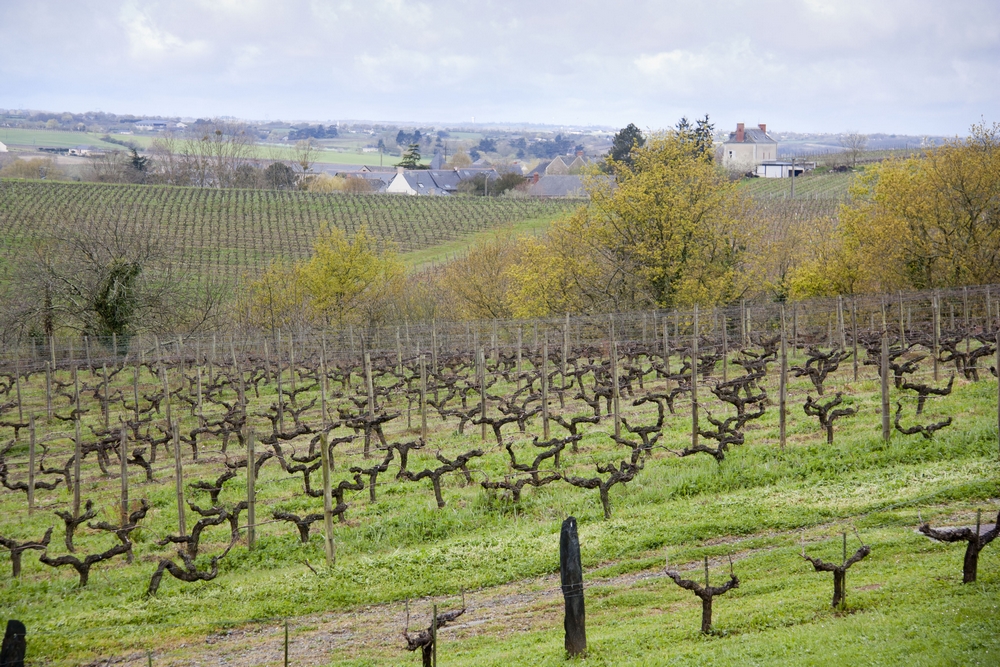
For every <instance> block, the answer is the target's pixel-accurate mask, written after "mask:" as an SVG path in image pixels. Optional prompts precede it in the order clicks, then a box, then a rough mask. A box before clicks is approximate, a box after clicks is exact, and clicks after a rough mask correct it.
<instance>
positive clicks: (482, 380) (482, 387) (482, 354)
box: [476, 347, 487, 442]
mask: <svg viewBox="0 0 1000 667" xmlns="http://www.w3.org/2000/svg"><path fill="white" fill-rule="evenodd" d="M476 361H477V364H476V365H477V366H478V367H479V417H480V419H481V420H482V423H481V425H480V426H481V427H482V428H481V429H480V435H481V436H482V439H483V442H486V428H487V424H486V421H485V420H486V351H485V350H484V349H483V348H481V347H480V348H478V356H477V357H476Z"/></svg>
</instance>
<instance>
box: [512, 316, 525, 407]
mask: <svg viewBox="0 0 1000 667" xmlns="http://www.w3.org/2000/svg"><path fill="white" fill-rule="evenodd" d="M523 334H524V327H522V326H521V325H520V324H519V325H517V352H516V353H515V359H514V378H515V380H516V381H517V390H518V391H521V347H522V345H523V343H522V337H523Z"/></svg>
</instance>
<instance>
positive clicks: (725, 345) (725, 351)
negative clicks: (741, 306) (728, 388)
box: [722, 306, 785, 383]
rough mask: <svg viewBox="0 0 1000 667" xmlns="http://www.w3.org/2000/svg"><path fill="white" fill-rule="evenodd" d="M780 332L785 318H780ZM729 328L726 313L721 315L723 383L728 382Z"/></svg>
mask: <svg viewBox="0 0 1000 667" xmlns="http://www.w3.org/2000/svg"><path fill="white" fill-rule="evenodd" d="M782 312H784V306H782ZM781 326H782V330H784V326H785V318H784V316H782V318H781ZM728 328H729V321H728V318H727V317H726V313H725V312H724V311H723V313H722V381H723V383H725V382H728V381H729V369H728V368H727V367H728V366H729V333H728V332H727V329H728Z"/></svg>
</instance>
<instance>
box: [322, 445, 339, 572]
mask: <svg viewBox="0 0 1000 667" xmlns="http://www.w3.org/2000/svg"><path fill="white" fill-rule="evenodd" d="M319 444H320V447H322V448H323V450H322V451H321V452H320V455H321V457H320V458H321V461H322V465H323V527H324V528H325V530H326V534H325V535H324V536H323V547H324V549H323V550H324V551H325V552H326V566H327V567H333V563H334V561H335V560H336V556H337V547H336V545H335V544H334V543H333V491H332V490H331V488H330V445H329V441H328V440H327V437H326V430H325V429H324V430H323V432H322V433H320V435H319Z"/></svg>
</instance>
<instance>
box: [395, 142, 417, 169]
mask: <svg viewBox="0 0 1000 667" xmlns="http://www.w3.org/2000/svg"><path fill="white" fill-rule="evenodd" d="M396 166H397V167H403V168H405V169H419V168H420V144H410V146H409V147H408V148H407V149H406V152H405V153H403V159H402V160H400V161H399V162H397V163H396Z"/></svg>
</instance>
